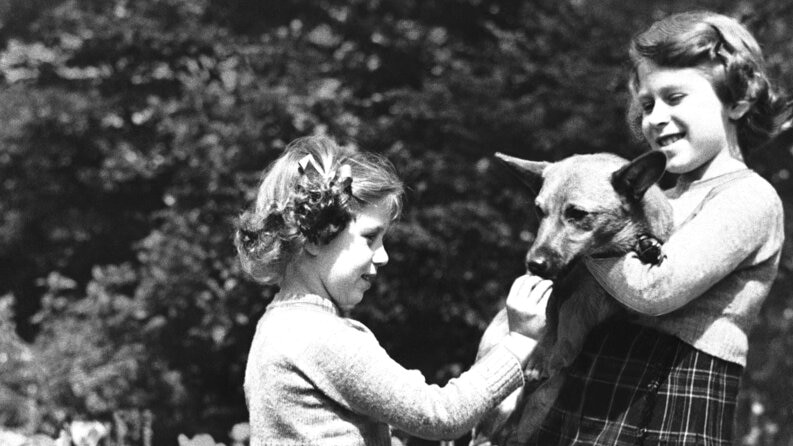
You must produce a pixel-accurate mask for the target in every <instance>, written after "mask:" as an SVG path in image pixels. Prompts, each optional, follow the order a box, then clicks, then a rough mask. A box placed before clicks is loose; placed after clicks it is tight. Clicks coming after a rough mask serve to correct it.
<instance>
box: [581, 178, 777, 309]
mask: <svg viewBox="0 0 793 446" xmlns="http://www.w3.org/2000/svg"><path fill="white" fill-rule="evenodd" d="M755 185H757V183H754V182H751V183H748V185H747V183H745V182H741V184H736V185H732V186H730V187H727V188H725V189H723V190H721V191H720V192H719V193H717V194H716V195H715V196H713V197H712V198H710V200H709V201H708V202H707V203H705V204H704V205H703V207H702V209H700V211H699V213H698V214H697V215H696V216H695V217H693V218H692V219H691V220H689V221H688V222H687V223H685V224H684V225H683V226H681V227H680V228H679V229H678V230H677V231H676V232H675V233H674V234H672V236H671V237H670V238H669V240H668V241H667V242H666V243H665V244H664V247H663V250H664V253H665V254H666V259H665V260H664V261H663V262H662V263H661V264H660V265H649V264H645V263H642V262H641V261H640V260H639V259H638V257H637V256H636V254H635V253H629V254H627V255H625V256H623V257H619V258H607V259H588V260H587V266H588V268H589V270H590V271H591V272H592V273H593V275H594V277H595V278H596V279H597V281H598V282H599V283H600V285H601V286H603V288H605V289H606V291H608V293H609V294H611V295H612V296H613V297H614V298H616V299H617V300H618V301H620V302H621V303H622V304H624V305H625V306H627V307H628V308H630V309H632V310H634V311H637V312H639V313H643V314H648V315H653V316H658V315H662V314H666V313H669V312H671V311H674V310H676V309H678V308H680V307H682V306H683V305H685V304H687V303H688V302H690V301H691V300H693V299H695V298H696V297H698V296H700V295H702V294H703V293H705V292H706V291H707V290H708V289H709V288H710V287H712V286H713V285H715V284H716V283H718V282H719V281H721V280H722V279H723V278H724V277H726V276H727V275H728V274H730V273H731V272H733V271H734V270H736V269H737V268H739V267H740V266H741V265H742V264H744V262H748V264H754V263H759V262H761V261H763V260H766V259H768V258H770V257H772V256H774V255H776V254H777V252H778V251H779V249H780V247H781V242H782V237H783V234H782V231H783V229H782V228H783V224H782V205H781V202H780V200H779V197H778V196H777V195H776V192H775V191H774V190H773V188H771V186H770V185H768V184H767V183H763V184H762V185H761V187H751V186H755Z"/></svg>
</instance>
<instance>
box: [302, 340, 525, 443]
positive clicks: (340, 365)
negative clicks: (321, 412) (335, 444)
mask: <svg viewBox="0 0 793 446" xmlns="http://www.w3.org/2000/svg"><path fill="white" fill-rule="evenodd" d="M348 331H349V333H340V334H338V335H336V334H334V335H332V336H327V337H326V342H323V343H322V345H321V346H318V348H317V350H310V351H306V352H305V355H304V356H303V357H304V358H306V360H307V361H310V362H311V364H312V368H313V367H318V368H319V369H321V370H322V373H320V374H318V376H312V377H311V379H312V381H313V382H314V383H315V385H317V387H318V388H319V389H320V390H322V391H323V392H324V393H325V394H326V395H327V396H328V397H330V398H332V399H333V400H334V401H336V402H337V403H339V404H341V405H342V406H344V407H347V408H348V409H349V410H351V411H353V412H356V413H359V414H363V415H366V416H368V417H370V418H372V419H375V420H378V421H380V422H383V423H386V424H389V425H391V426H393V427H395V428H397V429H400V430H402V431H404V432H406V433H408V434H410V435H414V436H418V437H422V438H425V439H434V440H440V439H452V438H457V437H460V436H461V435H463V434H465V433H467V432H469V431H470V430H471V429H472V428H473V427H474V426H475V425H476V423H477V422H478V421H479V420H480V419H481V418H482V416H484V414H485V413H486V412H487V411H488V410H490V409H492V408H493V407H495V406H496V405H497V404H498V403H499V402H500V401H501V400H503V399H504V398H506V397H507V396H508V395H510V394H511V393H512V392H513V391H515V390H517V389H518V388H520V387H521V385H522V384H523V372H522V368H521V364H520V363H519V361H518V360H516V358H515V356H514V355H513V354H512V353H511V352H510V351H509V350H508V348H507V347H506V346H505V345H503V344H501V345H497V346H496V347H495V348H493V349H492V350H491V351H490V352H489V353H488V354H487V355H485V357H483V358H482V359H481V360H479V361H478V362H477V363H476V364H474V366H473V367H471V369H470V370H468V371H467V372H465V373H463V374H462V375H461V376H460V377H458V378H455V379H452V380H450V381H449V382H448V383H447V384H446V385H445V386H443V387H441V386H438V385H434V384H427V382H426V379H425V378H424V376H423V375H422V374H421V373H420V372H419V371H417V370H407V369H405V368H403V367H402V366H401V365H399V364H398V363H397V362H396V361H394V360H393V359H391V357H389V356H388V354H387V353H386V351H385V350H384V349H383V348H382V347H381V346H380V345H379V344H378V343H377V340H376V339H375V338H374V336H373V335H372V334H371V333H370V332H369V331H368V330H367V329H366V328H365V327H362V326H360V327H359V328H358V330H348Z"/></svg>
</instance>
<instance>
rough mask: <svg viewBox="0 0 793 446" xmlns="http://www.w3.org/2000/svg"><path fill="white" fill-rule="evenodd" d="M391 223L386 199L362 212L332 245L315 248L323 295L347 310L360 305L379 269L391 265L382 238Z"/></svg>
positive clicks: (388, 204) (388, 203)
mask: <svg viewBox="0 0 793 446" xmlns="http://www.w3.org/2000/svg"><path fill="white" fill-rule="evenodd" d="M390 223H391V207H390V201H388V200H385V199H384V200H381V201H379V202H377V203H374V204H371V205H369V206H367V207H365V208H363V209H362V210H361V212H359V213H358V215H357V216H356V217H355V218H354V219H353V220H352V221H351V222H350V224H348V225H347V228H345V230H343V231H342V232H340V233H339V234H338V235H337V236H336V237H335V238H334V239H333V240H331V241H330V243H328V244H327V245H320V246H317V247H316V257H315V261H316V263H315V264H316V266H317V273H318V274H319V282H320V283H319V285H320V287H321V288H322V290H320V294H323V295H324V296H325V297H328V298H330V299H332V300H333V301H334V302H335V303H336V305H338V306H339V307H340V308H342V309H345V310H349V309H352V308H353V307H354V306H355V305H357V304H358V303H359V302H361V300H362V299H363V293H364V292H365V291H366V290H368V289H369V287H370V286H371V285H372V282H373V281H374V279H375V276H376V275H377V269H378V268H379V267H381V266H384V265H385V264H386V263H388V254H387V253H386V250H385V246H383V237H384V236H385V233H386V231H387V230H388V227H389V224H390Z"/></svg>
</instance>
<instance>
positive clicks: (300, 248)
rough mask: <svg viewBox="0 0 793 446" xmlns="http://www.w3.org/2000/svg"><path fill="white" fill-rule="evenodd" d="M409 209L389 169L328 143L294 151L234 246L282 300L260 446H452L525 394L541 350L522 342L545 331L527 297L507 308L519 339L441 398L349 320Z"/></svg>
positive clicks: (256, 374)
mask: <svg viewBox="0 0 793 446" xmlns="http://www.w3.org/2000/svg"><path fill="white" fill-rule="evenodd" d="M401 197H402V183H401V182H400V180H399V179H398V178H397V177H396V176H395V174H394V172H393V168H392V167H391V166H390V164H389V163H388V162H387V161H386V160H384V159H383V158H381V157H378V156H376V155H374V154H371V153H363V152H357V151H351V150H347V149H344V148H342V147H340V146H338V145H337V144H335V143H334V142H333V141H331V140H330V139H328V138H324V137H308V138H302V139H298V140H295V141H293V142H292V143H291V144H290V145H289V146H288V147H287V149H286V150H285V152H284V153H283V155H282V156H281V157H280V158H279V159H277V160H276V161H275V162H274V163H273V164H272V165H271V166H270V167H269V169H268V170H267V171H266V173H265V176H264V179H263V181H262V183H261V185H260V187H259V192H258V196H257V199H256V203H255V206H254V207H253V208H252V209H251V210H249V211H247V212H245V213H244V214H243V215H242V216H241V218H240V221H239V225H238V230H237V234H236V245H237V249H238V253H239V257H240V259H241V262H242V265H243V268H244V270H245V271H246V272H248V273H249V274H250V275H251V276H253V277H254V278H255V279H257V280H259V281H261V282H263V283H272V284H278V285H279V286H280V290H279V291H278V293H277V294H276V296H275V298H274V299H273V301H272V302H271V303H270V304H269V305H268V307H267V309H266V311H265V314H264V315H263V316H262V318H261V320H260V321H259V323H258V325H257V329H256V334H255V336H254V339H253V343H252V346H251V349H250V354H249V357H248V363H247V368H246V373H245V395H246V400H247V404H248V409H249V412H250V421H251V429H252V436H251V445H253V446H260V445H306V444H322V445H364V444H365V445H390V444H391V437H390V426H393V427H394V428H398V429H399V430H401V431H403V432H405V433H408V434H411V435H414V436H418V437H423V438H428V439H449V438H455V437H459V436H460V435H462V434H464V433H466V432H467V431H468V430H470V429H471V428H472V427H473V425H474V424H475V423H476V422H477V421H478V419H479V418H480V417H481V416H482V415H483V414H484V413H485V412H486V411H488V410H489V409H491V408H492V407H494V406H495V405H496V404H498V403H499V402H500V401H501V400H502V399H503V398H505V397H506V396H508V395H509V394H510V393H512V392H513V391H514V390H516V389H517V388H519V387H520V386H521V385H522V384H523V374H522V367H523V366H524V365H525V363H526V359H527V357H528V354H529V353H530V352H531V349H532V348H533V346H534V344H535V342H534V341H533V340H532V339H530V338H528V337H525V336H524V335H523V334H521V333H524V334H528V335H534V336H536V332H535V331H532V324H533V325H534V326H538V324H537V318H535V317H534V315H533V314H530V313H526V314H522V313H521V312H520V311H519V310H518V307H520V306H523V307H526V302H525V298H526V296H525V295H522V296H518V295H517V293H516V292H511V293H510V296H509V297H508V299H507V300H508V306H509V307H510V319H511V320H510V322H511V324H510V327H520V328H515V330H520V332H521V333H518V332H517V331H512V332H511V333H510V334H509V336H507V337H506V338H505V340H504V342H503V343H502V344H500V345H499V346H498V347H497V348H495V349H493V351H492V352H491V353H490V354H488V355H487V356H486V357H484V358H482V359H481V360H479V361H478V362H477V363H476V364H474V365H473V366H472V367H471V369H470V370H469V371H467V372H466V373H463V374H462V375H461V376H460V377H459V378H456V379H453V380H451V381H449V383H448V384H446V385H445V386H443V387H439V386H436V385H429V384H427V383H426V380H425V378H424V376H422V375H421V373H420V372H418V371H415V370H406V369H404V368H403V367H402V366H400V365H399V364H398V363H396V362H395V361H394V360H393V359H391V358H390V357H389V356H388V354H387V353H386V351H385V350H384V349H383V348H382V347H381V346H380V344H378V342H377V340H376V339H375V337H374V335H373V334H372V332H371V331H370V330H369V329H368V328H367V327H365V326H364V325H363V324H361V323H360V322H358V321H355V320H353V319H349V318H347V317H345V316H344V315H345V313H346V312H347V311H348V310H350V309H352V308H353V307H355V306H356V305H357V304H358V303H360V302H361V300H362V299H363V295H364V293H365V292H366V290H367V289H368V288H369V287H370V286H371V285H372V283H373V282H374V280H375V278H376V276H377V273H378V272H379V271H380V268H382V267H383V266H385V264H386V263H387V262H388V254H387V252H386V249H385V246H384V245H383V239H384V237H385V234H386V232H387V231H388V228H389V226H390V225H391V223H392V221H394V219H395V218H397V216H398V215H399V213H400V209H401ZM523 283H524V285H525V280H524V281H523ZM524 289H525V286H524ZM513 291H514V290H513ZM516 300H517V301H518V304H517V306H516V305H513V304H514V303H515V302H516Z"/></svg>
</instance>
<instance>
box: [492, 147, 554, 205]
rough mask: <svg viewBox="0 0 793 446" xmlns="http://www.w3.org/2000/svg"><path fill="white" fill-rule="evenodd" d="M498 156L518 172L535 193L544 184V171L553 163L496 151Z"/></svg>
mask: <svg viewBox="0 0 793 446" xmlns="http://www.w3.org/2000/svg"><path fill="white" fill-rule="evenodd" d="M496 158H498V159H500V160H501V161H503V162H504V163H505V164H506V165H507V166H509V167H510V168H511V171H512V172H514V173H517V175H518V178H520V181H522V182H523V183H524V184H526V186H529V189H531V191H532V192H534V194H535V195H536V194H537V193H538V192H539V190H540V187H541V186H542V171H543V170H545V168H546V167H548V166H549V165H550V164H551V163H548V162H545V161H529V160H524V159H521V158H516V157H514V156H509V155H505V154H503V153H501V152H496Z"/></svg>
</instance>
